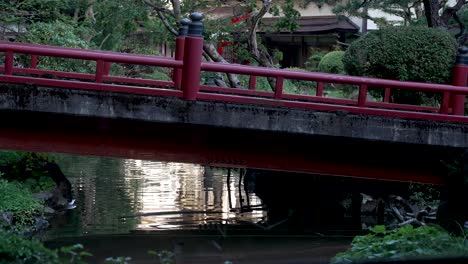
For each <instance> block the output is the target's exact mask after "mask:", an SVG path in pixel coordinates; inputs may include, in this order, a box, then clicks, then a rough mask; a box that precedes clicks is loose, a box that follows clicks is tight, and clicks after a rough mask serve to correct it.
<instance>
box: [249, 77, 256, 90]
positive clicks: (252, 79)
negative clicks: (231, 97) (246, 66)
mask: <svg viewBox="0 0 468 264" xmlns="http://www.w3.org/2000/svg"><path fill="white" fill-rule="evenodd" d="M256 83H257V76H254V75H251V76H250V79H249V90H251V91H254V90H255V85H256Z"/></svg>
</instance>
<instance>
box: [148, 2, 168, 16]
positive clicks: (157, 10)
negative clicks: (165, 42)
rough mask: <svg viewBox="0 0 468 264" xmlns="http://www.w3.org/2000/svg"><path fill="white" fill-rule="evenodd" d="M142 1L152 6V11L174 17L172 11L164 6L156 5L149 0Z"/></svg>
mask: <svg viewBox="0 0 468 264" xmlns="http://www.w3.org/2000/svg"><path fill="white" fill-rule="evenodd" d="M144 2H145V4H147V5H149V6H150V7H152V8H153V9H154V11H156V12H161V13H164V14H166V15H170V16H172V17H175V16H174V13H173V12H171V11H170V10H169V9H167V8H165V7H163V6H159V5H156V4H154V3H152V2H151V1H150V0H144Z"/></svg>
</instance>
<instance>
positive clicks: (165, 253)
mask: <svg viewBox="0 0 468 264" xmlns="http://www.w3.org/2000/svg"><path fill="white" fill-rule="evenodd" d="M148 254H149V255H152V256H156V257H158V259H159V263H161V264H172V263H174V253H173V252H172V251H169V250H148Z"/></svg>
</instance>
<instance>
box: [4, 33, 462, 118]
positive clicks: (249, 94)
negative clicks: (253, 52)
mask: <svg viewBox="0 0 468 264" xmlns="http://www.w3.org/2000/svg"><path fill="white" fill-rule="evenodd" d="M184 42H185V47H184V54H183V56H182V55H181V53H180V52H179V56H178V58H177V60H176V59H174V58H167V57H158V56H148V55H138V54H129V53H119V52H111V51H96V50H83V49H77V48H63V47H53V46H44V45H38V44H23V43H11V42H0V52H4V53H5V63H4V65H3V66H0V71H3V72H4V75H0V82H13V83H35V84H38V85H50V86H53V87H61V88H77V89H93V90H100V91H114V92H127V93H138V94H148V95H158V96H175V97H179V98H184V99H186V100H198V99H201V100H213V101H226V102H235V103H249V104H264V105H274V106H284V107H291V108H303V109H314V110H320V111H348V112H351V113H358V114H371V115H384V116H393V117H400V118H416V119H429V120H437V121H451V122H468V117H464V116H463V115H462V114H458V115H457V116H454V115H452V114H450V113H452V112H451V109H452V101H451V98H452V97H454V96H455V97H456V96H465V95H468V89H467V88H466V87H462V86H454V85H447V84H433V83H419V82H401V81H395V80H384V79H376V78H367V77H355V76H347V75H340V74H327V73H319V72H304V71H293V70H281V69H272V68H263V67H256V66H246V65H235V64H224V63H214V62H201V60H200V58H201V48H202V43H203V39H202V38H199V37H187V39H186V40H185V41H184ZM187 43H188V44H187ZM179 46H180V45H179ZM15 53H20V54H28V55H31V63H30V65H29V68H18V67H15V65H14V61H13V58H14V54H15ZM37 56H50V57H58V58H68V59H79V60H89V61H95V62H96V69H95V72H94V73H91V74H83V73H74V72H61V71H52V70H46V69H40V70H39V69H36V64H37ZM110 63H122V64H138V65H147V66H156V67H167V68H172V69H173V72H176V73H177V74H176V77H177V78H175V79H173V80H175V82H174V81H159V80H151V79H140V78H130V77H121V76H109V75H108V74H109V64H110ZM182 69H183V70H182ZM200 71H209V72H219V73H234V74H244V75H248V76H250V81H249V84H248V87H246V88H247V89H232V88H219V87H218V88H217V87H211V86H206V85H204V86H203V85H202V86H200V83H199V81H198V80H200V77H199V76H200ZM15 73H21V74H23V75H24V74H26V75H29V76H18V75H15ZM47 74H50V75H53V76H57V77H59V78H62V79H50V78H45V76H41V77H36V76H34V75H47ZM258 77H272V78H275V86H274V91H273V92H261V91H256V90H255V86H256V79H257V78H258ZM63 78H65V79H63ZM68 79H74V80H68ZM284 79H292V80H300V81H311V82H316V84H317V88H316V95H292V94H285V93H284V92H283V88H284ZM79 80H82V81H79ZM90 81H91V82H90ZM93 81H94V83H93ZM324 83H339V84H349V85H356V86H359V94H358V99H357V100H352V99H339V98H327V97H323V94H324V91H323V90H324ZM146 86H151V87H146ZM158 87H159V88H158ZM161 87H165V88H170V89H171V90H168V89H163V88H161ZM374 87H377V88H382V89H383V91H385V92H384V98H383V101H382V102H369V101H367V90H368V88H374ZM174 89H176V90H174ZM179 89H182V91H180V90H179ZM391 89H403V90H411V91H420V92H432V93H440V94H442V99H441V101H440V107H439V108H438V107H428V106H415V105H399V104H395V103H390V100H389V99H390V91H391ZM437 112H438V113H437Z"/></svg>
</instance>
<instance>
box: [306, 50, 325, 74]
mask: <svg viewBox="0 0 468 264" xmlns="http://www.w3.org/2000/svg"><path fill="white" fill-rule="evenodd" d="M323 56H324V55H323V54H321V53H316V54H313V55H311V56H310V57H309V58H308V59H307V61H306V62H304V66H305V67H306V69H307V70H308V71H316V70H317V68H318V65H319V63H320V61H321V60H322V58H323Z"/></svg>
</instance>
